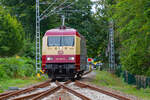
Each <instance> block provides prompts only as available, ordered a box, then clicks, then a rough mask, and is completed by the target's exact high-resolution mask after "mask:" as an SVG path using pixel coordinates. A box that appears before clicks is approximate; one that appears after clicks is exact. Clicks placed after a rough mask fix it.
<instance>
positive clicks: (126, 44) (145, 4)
mask: <svg viewBox="0 0 150 100" xmlns="http://www.w3.org/2000/svg"><path fill="white" fill-rule="evenodd" d="M106 1H107V0H106ZM149 5H150V1H149V0H142V1H141V0H118V1H117V2H116V3H112V4H111V6H110V7H109V10H108V12H110V13H109V16H112V17H113V19H114V21H115V43H116V51H117V53H118V54H119V56H118V58H119V57H120V60H121V62H120V63H121V64H122V66H123V68H124V69H125V70H127V71H129V72H130V73H133V74H138V75H148V76H150V61H149V59H150V52H149V51H150V45H149V43H150V29H149V25H150V17H149V15H150V6H149ZM118 63H119V62H118Z"/></svg>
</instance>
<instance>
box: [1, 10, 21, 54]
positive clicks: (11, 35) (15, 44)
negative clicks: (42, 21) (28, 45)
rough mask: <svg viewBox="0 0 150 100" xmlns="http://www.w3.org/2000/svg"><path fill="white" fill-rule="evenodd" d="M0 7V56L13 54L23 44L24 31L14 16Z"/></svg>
mask: <svg viewBox="0 0 150 100" xmlns="http://www.w3.org/2000/svg"><path fill="white" fill-rule="evenodd" d="M0 9H1V10H0V23H1V25H0V56H13V55H15V54H16V53H18V52H19V51H20V50H21V48H22V46H23V42H24V39H23V38H24V31H23V28H22V26H21V24H20V23H19V22H18V21H17V20H16V18H15V17H12V16H11V15H10V14H9V13H7V12H6V11H5V10H4V9H3V8H2V7H0Z"/></svg>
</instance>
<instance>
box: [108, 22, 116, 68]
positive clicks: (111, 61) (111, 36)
mask: <svg viewBox="0 0 150 100" xmlns="http://www.w3.org/2000/svg"><path fill="white" fill-rule="evenodd" d="M109 24H110V28H109V47H110V48H109V68H110V71H115V49H114V29H113V20H111V21H110V23H109Z"/></svg>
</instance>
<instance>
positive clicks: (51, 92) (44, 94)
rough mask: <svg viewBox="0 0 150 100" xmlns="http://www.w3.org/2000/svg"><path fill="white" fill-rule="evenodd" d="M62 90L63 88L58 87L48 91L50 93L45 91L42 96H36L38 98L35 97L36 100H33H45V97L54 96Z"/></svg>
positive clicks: (33, 99)
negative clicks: (43, 99) (42, 99)
mask: <svg viewBox="0 0 150 100" xmlns="http://www.w3.org/2000/svg"><path fill="white" fill-rule="evenodd" d="M60 88H61V86H57V87H55V88H52V89H50V90H48V91H45V92H43V93H41V94H40V95H38V96H36V97H34V98H32V100H39V99H41V98H44V97H46V96H48V95H51V94H53V93H54V92H56V91H58V90H59V89H60Z"/></svg>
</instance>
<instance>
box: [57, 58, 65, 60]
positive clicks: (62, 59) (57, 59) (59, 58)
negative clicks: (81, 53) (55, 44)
mask: <svg viewBox="0 0 150 100" xmlns="http://www.w3.org/2000/svg"><path fill="white" fill-rule="evenodd" d="M56 60H65V58H56Z"/></svg>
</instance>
